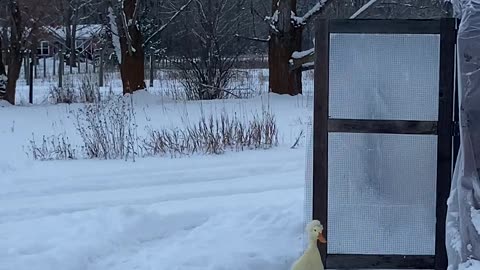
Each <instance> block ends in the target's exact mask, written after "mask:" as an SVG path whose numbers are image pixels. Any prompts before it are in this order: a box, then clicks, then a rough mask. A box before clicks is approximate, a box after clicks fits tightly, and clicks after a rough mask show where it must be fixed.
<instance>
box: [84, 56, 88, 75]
mask: <svg viewBox="0 0 480 270" xmlns="http://www.w3.org/2000/svg"><path fill="white" fill-rule="evenodd" d="M85 73H88V57H87V55H86V54H85Z"/></svg>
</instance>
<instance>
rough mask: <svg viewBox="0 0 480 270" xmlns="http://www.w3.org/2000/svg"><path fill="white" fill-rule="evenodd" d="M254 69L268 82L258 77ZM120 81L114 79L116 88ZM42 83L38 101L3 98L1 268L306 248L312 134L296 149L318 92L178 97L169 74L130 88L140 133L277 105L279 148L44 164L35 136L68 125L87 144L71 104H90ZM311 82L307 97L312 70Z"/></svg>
mask: <svg viewBox="0 0 480 270" xmlns="http://www.w3.org/2000/svg"><path fill="white" fill-rule="evenodd" d="M256 72H258V71H255V70H253V71H248V73H252V74H257V73H256ZM263 72H264V71H263V70H261V71H260V73H261V74H263ZM252 76H253V78H254V79H255V81H256V82H257V87H258V88H262V89H263V86H262V84H261V82H260V81H259V80H258V79H257V78H260V77H257V76H260V75H252ZM107 77H108V76H107ZM114 77H115V79H114V80H111V81H107V82H106V83H107V84H108V85H109V87H112V88H113V90H112V91H113V92H114V93H119V92H121V89H120V88H119V85H120V84H121V83H120V82H119V79H118V77H117V76H114ZM42 80H43V79H37V80H36V81H35V85H37V86H36V88H35V89H36V91H35V94H36V96H35V99H34V100H35V101H36V104H34V105H29V106H11V105H7V104H5V105H6V106H5V107H3V106H2V105H1V104H0V115H2V117H1V118H0V136H1V138H2V141H4V142H6V143H4V145H2V151H0V185H1V186H2V189H0V269H1V270H11V269H16V270H26V269H31V266H32V265H35V269H39V270H49V269H62V270H77V269H78V270H80V269H82V270H87V269H88V270H93V269H102V270H104V269H112V270H115V269H141V270H142V269H182V270H190V269H192V270H193V269H206V270H216V269H234V270H235V269H238V270H243V269H245V270H246V269H266V270H269V269H271V270H274V269H275V270H277V269H288V268H289V267H290V265H291V264H292V263H293V261H294V260H295V259H296V258H297V257H298V256H299V255H300V254H301V252H302V249H303V246H304V240H303V234H304V214H303V213H304V211H303V201H304V178H305V147H304V144H303V140H302V142H301V143H300V144H299V146H298V147H297V148H296V149H291V148H290V146H291V145H292V144H293V143H294V142H295V140H296V138H297V136H298V134H299V133H300V131H301V130H303V129H305V128H306V126H305V124H304V123H306V122H308V119H310V117H311V106H310V104H311V100H312V97H311V96H309V95H308V94H306V95H304V96H299V97H290V96H280V95H272V94H266V93H261V94H260V95H259V96H256V97H252V98H249V99H232V100H216V101H203V102H198V101H197V102H196V101H177V100H174V99H172V98H169V97H167V96H166V95H165V94H162V91H167V89H166V86H167V85H168V84H169V82H167V80H164V81H162V82H161V84H160V82H156V84H155V87H154V88H152V89H149V91H148V92H146V91H141V92H139V93H136V94H134V95H133V101H134V104H135V111H136V113H137V116H136V119H137V124H138V125H139V131H140V132H144V129H145V127H147V126H151V127H162V126H172V127H174V126H178V125H180V123H181V122H182V119H188V120H189V121H195V120H196V119H197V118H198V117H199V115H200V111H204V112H205V113H207V114H208V113H217V112H219V111H222V110H226V111H227V112H229V113H231V114H234V113H235V114H237V115H240V116H245V117H247V118H248V116H250V115H252V114H253V113H255V112H261V111H262V110H264V109H265V108H268V109H269V110H271V111H272V112H273V113H275V116H276V119H277V121H278V123H277V124H278V126H279V130H280V136H279V139H280V145H279V146H278V147H276V148H273V149H270V150H248V151H242V152H227V153H225V154H222V155H192V156H189V157H181V158H169V157H150V158H139V159H137V160H136V162H131V161H128V162H125V161H121V160H71V161H48V162H39V161H32V160H31V159H30V158H29V157H28V156H27V155H26V153H25V152H26V151H27V150H26V148H25V146H26V145H27V144H28V140H29V139H31V138H32V134H35V136H36V137H39V136H41V135H53V134H59V133H62V132H65V133H67V134H68V136H69V138H70V139H71V141H72V142H73V143H79V142H80V137H79V135H78V134H77V133H76V131H75V129H74V126H73V123H72V122H73V121H72V120H73V119H72V112H75V111H77V110H78V109H80V108H82V107H83V106H82V104H72V105H66V104H59V105H52V104H48V103H44V102H42V101H43V100H45V95H46V94H47V93H48V89H49V87H50V84H55V80H53V81H48V80H45V81H43V82H41V81H42ZM77 80H79V78H78V79H77ZM304 80H305V82H306V83H305V86H306V87H305V88H306V89H304V90H305V91H306V93H309V89H311V87H312V82H311V77H309V76H304ZM74 81H75V80H74ZM267 81H268V80H267ZM20 84H21V85H20V89H23V88H24V87H25V86H24V85H23V84H22V81H20ZM38 85H41V87H40V86H38ZM20 91H23V90H20ZM310 91H311V90H310ZM310 94H311V93H310ZM18 97H19V99H20V100H22V99H24V93H18Z"/></svg>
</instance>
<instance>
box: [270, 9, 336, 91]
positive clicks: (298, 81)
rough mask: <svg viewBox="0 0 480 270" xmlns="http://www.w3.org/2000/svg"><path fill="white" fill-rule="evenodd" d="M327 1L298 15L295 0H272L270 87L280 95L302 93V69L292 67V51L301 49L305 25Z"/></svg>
mask: <svg viewBox="0 0 480 270" xmlns="http://www.w3.org/2000/svg"><path fill="white" fill-rule="evenodd" d="M329 2H332V1H330V0H320V1H319V2H317V3H316V4H315V5H314V6H313V7H311V8H310V9H309V10H308V11H307V12H305V13H304V14H303V15H302V16H299V15H298V14H297V0H272V15H271V16H268V17H267V18H266V21H267V23H268V26H269V29H270V39H269V44H268V45H269V46H268V66H269V72H270V76H269V87H270V91H271V92H274V93H279V94H289V95H296V94H300V93H302V72H301V70H298V69H297V70H291V69H290V66H289V61H290V58H291V56H292V54H293V53H294V52H296V51H301V50H302V33H303V29H304V27H305V25H307V24H308V23H310V22H311V20H312V19H313V17H314V16H315V15H316V14H318V13H320V12H321V11H322V9H324V8H325V7H326V4H327V3H329Z"/></svg>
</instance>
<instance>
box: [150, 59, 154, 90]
mask: <svg viewBox="0 0 480 270" xmlns="http://www.w3.org/2000/svg"><path fill="white" fill-rule="evenodd" d="M153 64H154V58H153V54H150V87H153V72H154V69H153Z"/></svg>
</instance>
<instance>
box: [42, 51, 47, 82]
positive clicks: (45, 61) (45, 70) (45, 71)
mask: <svg viewBox="0 0 480 270" xmlns="http://www.w3.org/2000/svg"><path fill="white" fill-rule="evenodd" d="M46 77H47V56H46V55H45V56H43V78H46Z"/></svg>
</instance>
